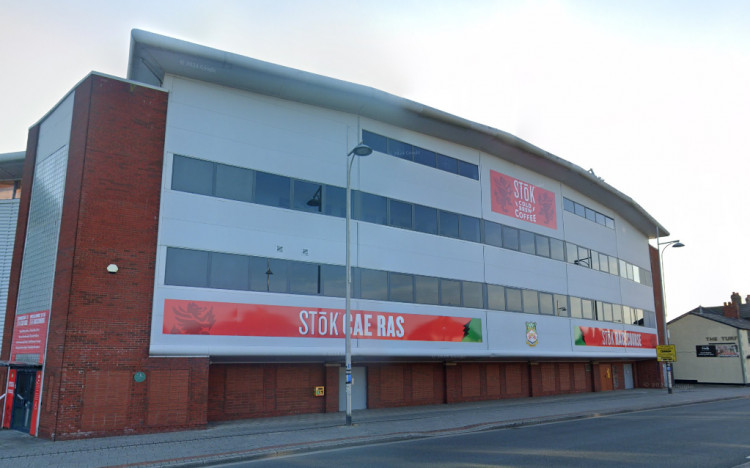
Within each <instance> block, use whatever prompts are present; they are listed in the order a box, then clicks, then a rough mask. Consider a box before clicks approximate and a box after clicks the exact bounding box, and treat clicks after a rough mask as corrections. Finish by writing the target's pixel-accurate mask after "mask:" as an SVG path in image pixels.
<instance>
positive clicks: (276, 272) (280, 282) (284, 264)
mask: <svg viewBox="0 0 750 468" xmlns="http://www.w3.org/2000/svg"><path fill="white" fill-rule="evenodd" d="M293 263H297V262H290V261H288V260H282V259H279V258H270V259H268V262H267V264H266V265H267V267H268V269H267V270H266V273H265V275H266V291H269V292H277V293H285V292H287V291H289V269H290V264H293Z"/></svg>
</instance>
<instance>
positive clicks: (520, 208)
mask: <svg viewBox="0 0 750 468" xmlns="http://www.w3.org/2000/svg"><path fill="white" fill-rule="evenodd" d="M490 187H491V196H492V211H494V212H495V213H500V214H504V215H506V216H511V217H513V218H516V219H521V220H523V221H526V222H529V223H534V224H538V225H540V226H545V227H548V228H552V229H557V211H556V204H555V194H554V193H553V192H550V191H549V190H545V189H543V188H541V187H537V186H536V185H532V184H530V183H528V182H524V181H522V180H519V179H516V178H514V177H510V176H507V175H505V174H501V173H499V172H496V171H492V170H490Z"/></svg>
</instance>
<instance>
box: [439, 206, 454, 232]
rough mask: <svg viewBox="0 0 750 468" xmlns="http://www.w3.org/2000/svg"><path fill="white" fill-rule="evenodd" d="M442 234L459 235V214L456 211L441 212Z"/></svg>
mask: <svg viewBox="0 0 750 468" xmlns="http://www.w3.org/2000/svg"><path fill="white" fill-rule="evenodd" d="M440 235H441V236H447V237H458V215H457V214H456V213H451V212H449V211H441V212H440Z"/></svg>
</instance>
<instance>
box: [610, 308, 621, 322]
mask: <svg viewBox="0 0 750 468" xmlns="http://www.w3.org/2000/svg"><path fill="white" fill-rule="evenodd" d="M612 321H613V322H617V323H622V306H621V305H620V304H612Z"/></svg>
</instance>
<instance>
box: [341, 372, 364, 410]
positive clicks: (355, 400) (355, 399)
mask: <svg viewBox="0 0 750 468" xmlns="http://www.w3.org/2000/svg"><path fill="white" fill-rule="evenodd" d="M352 409H353V410H359V409H367V369H366V368H365V367H352ZM339 411H346V370H345V369H344V368H343V367H340V368H339Z"/></svg>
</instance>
